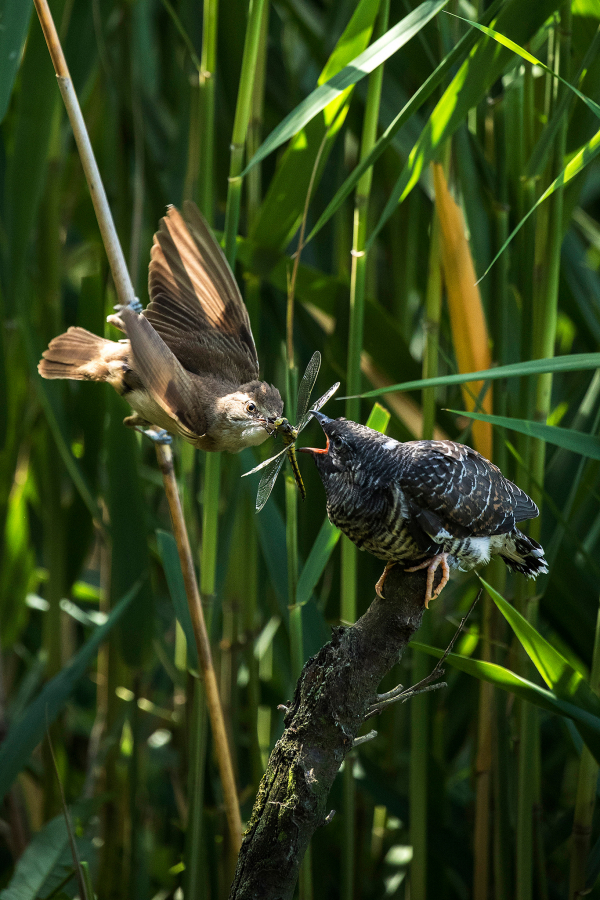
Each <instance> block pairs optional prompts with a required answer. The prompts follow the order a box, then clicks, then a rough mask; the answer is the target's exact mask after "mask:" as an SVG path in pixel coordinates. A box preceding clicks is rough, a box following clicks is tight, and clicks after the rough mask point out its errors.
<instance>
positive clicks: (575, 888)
mask: <svg viewBox="0 0 600 900" xmlns="http://www.w3.org/2000/svg"><path fill="white" fill-rule="evenodd" d="M590 687H591V689H592V691H593V692H594V694H596V696H598V695H599V694H600V610H599V611H598V616H597V618H596V636H595V640H594V655H593V658H592V671H591V673H590ZM597 783H598V762H597V761H596V760H595V759H594V756H593V754H592V753H590V751H589V749H588V748H587V747H584V748H583V749H582V751H581V759H580V761H579V774H578V778H577V793H576V797H575V815H574V817H573V831H572V833H571V860H570V871H569V897H577V895H578V894H579V895H580V894H582V893H583V892H584V890H585V888H586V887H587V885H586V874H587V866H588V859H589V852H590V839H591V836H592V819H593V816H594V808H595V805H596V790H597Z"/></svg>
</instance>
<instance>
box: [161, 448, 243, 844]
mask: <svg viewBox="0 0 600 900" xmlns="http://www.w3.org/2000/svg"><path fill="white" fill-rule="evenodd" d="M156 455H157V458H158V462H159V465H160V470H161V472H162V476H163V483H164V486H165V494H166V495H167V500H168V501H169V510H170V512H171V520H172V523H173V534H174V536H175V540H176V542H177V552H178V553H179V561H180V563H181V571H182V573H183V580H184V583H185V591H186V595H187V598H188V603H189V607H190V616H191V618H192V626H193V629H194V638H195V641H196V649H197V650H198V660H199V662H200V668H201V670H202V676H203V678H204V689H205V691H206V703H207V706H208V712H209V716H210V721H211V724H212V728H213V739H214V741H215V746H216V751H217V752H216V755H217V762H218V764H219V770H220V774H221V782H222V785H223V793H224V796H225V811H226V814H227V822H228V825H229V831H230V835H231V839H232V842H233V844H234V846H236V847H237V848H238V849H239V847H240V845H241V837H242V822H241V818H240V812H239V806H238V801H237V791H236V787H235V778H234V774H233V766H232V764H231V755H230V752H229V744H228V741H227V731H226V728H225V720H224V717H223V710H222V707H221V701H220V699H219V690H218V687H217V677H216V675H215V670H214V666H213V662H212V654H211V650H210V641H209V639H208V632H207V630H206V624H205V621H204V612H203V610H202V601H201V599H200V593H199V591H198V584H197V582H196V573H195V572H194V563H193V559H192V550H191V547H190V542H189V538H188V535H187V530H186V527H185V520H184V518H183V510H182V508H181V501H180V499H179V492H178V490H177V481H176V480H175V472H174V469H173V453H172V451H171V448H170V446H169V445H168V444H157V445H156Z"/></svg>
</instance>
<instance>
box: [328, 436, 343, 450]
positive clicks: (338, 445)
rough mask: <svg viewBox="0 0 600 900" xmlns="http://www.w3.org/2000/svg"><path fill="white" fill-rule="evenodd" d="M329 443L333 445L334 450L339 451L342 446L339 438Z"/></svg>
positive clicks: (341, 440) (341, 439)
mask: <svg viewBox="0 0 600 900" xmlns="http://www.w3.org/2000/svg"><path fill="white" fill-rule="evenodd" d="M331 443H332V444H333V449H334V450H341V449H342V447H343V446H344V439H343V438H341V437H336V438H334V439H333V440H332V442H331Z"/></svg>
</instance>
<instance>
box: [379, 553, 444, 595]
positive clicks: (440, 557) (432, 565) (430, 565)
mask: <svg viewBox="0 0 600 900" xmlns="http://www.w3.org/2000/svg"><path fill="white" fill-rule="evenodd" d="M439 565H441V566H442V580H441V581H440V583H439V584H438V586H437V587H436V589H435V591H433V579H434V578H435V573H436V572H437V569H438V566H439ZM419 569H427V590H426V592H425V609H429V601H430V600H433V599H434V598H435V597H439V595H440V594H441V593H442V590H443V589H444V588H445V587H446V585H447V584H448V582H449V581H450V567H449V566H448V554H447V553H438V554H437V556H432V557H431V559H426V560H425V561H424V562H422V563H419V565H418V566H413V567H412V569H405V570H404V571H405V572H418V571H419ZM383 574H384V575H385V572H384V573H383ZM382 577H383V576H382ZM432 591H433V593H432Z"/></svg>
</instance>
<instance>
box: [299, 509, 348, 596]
mask: <svg viewBox="0 0 600 900" xmlns="http://www.w3.org/2000/svg"><path fill="white" fill-rule="evenodd" d="M340 535H341V531H340V530H339V528H336V527H335V525H332V524H331V522H330V521H329V519H328V518H327V516H325V518H324V519H323V524H322V525H321V528H320V529H319V533H318V535H317V537H316V538H315V542H314V544H313V545H312V547H311V550H310V553H309V554H308V558H307V560H306V562H305V563H304V566H303V567H302V571H301V573H300V577H299V578H298V586H297V588H296V603H300V604H304V603H307V602H308V601H309V600H310V598H311V597H312V593H313V591H314V589H315V587H316V586H317V583H318V581H319V579H320V577H321V575H322V574H323V572H324V570H325V566H326V565H327V563H328V562H329V558H330V556H331V554H332V553H333V551H334V549H335V546H336V544H337V542H338V541H339V539H340Z"/></svg>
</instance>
